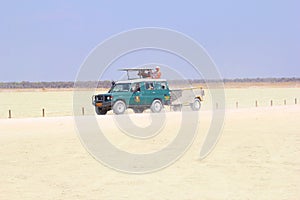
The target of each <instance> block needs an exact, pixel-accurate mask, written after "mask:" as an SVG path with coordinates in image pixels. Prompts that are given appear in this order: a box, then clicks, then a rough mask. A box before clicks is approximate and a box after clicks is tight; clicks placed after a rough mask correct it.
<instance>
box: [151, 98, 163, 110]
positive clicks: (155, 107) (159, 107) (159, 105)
mask: <svg viewBox="0 0 300 200" xmlns="http://www.w3.org/2000/svg"><path fill="white" fill-rule="evenodd" d="M162 108H163V105H162V103H161V101H160V100H158V99H155V100H154V101H153V102H152V104H151V107H150V109H151V111H152V112H153V113H159V112H160V111H161V110H162Z"/></svg>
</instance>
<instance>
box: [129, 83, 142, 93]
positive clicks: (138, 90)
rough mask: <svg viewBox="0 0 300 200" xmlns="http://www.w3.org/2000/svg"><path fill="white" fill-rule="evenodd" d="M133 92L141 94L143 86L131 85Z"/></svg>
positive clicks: (138, 84)
mask: <svg viewBox="0 0 300 200" xmlns="http://www.w3.org/2000/svg"><path fill="white" fill-rule="evenodd" d="M131 91H132V92H140V91H141V86H140V83H134V84H132V85H131Z"/></svg>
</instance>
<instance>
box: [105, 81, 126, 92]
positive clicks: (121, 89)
mask: <svg viewBox="0 0 300 200" xmlns="http://www.w3.org/2000/svg"><path fill="white" fill-rule="evenodd" d="M129 89H130V83H120V84H116V85H114V86H112V88H111V89H110V92H128V91H129Z"/></svg>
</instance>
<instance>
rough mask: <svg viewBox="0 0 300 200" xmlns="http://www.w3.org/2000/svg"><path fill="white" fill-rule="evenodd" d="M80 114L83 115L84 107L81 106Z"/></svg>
mask: <svg viewBox="0 0 300 200" xmlns="http://www.w3.org/2000/svg"><path fill="white" fill-rule="evenodd" d="M81 112H82V115H84V107H82V108H81Z"/></svg>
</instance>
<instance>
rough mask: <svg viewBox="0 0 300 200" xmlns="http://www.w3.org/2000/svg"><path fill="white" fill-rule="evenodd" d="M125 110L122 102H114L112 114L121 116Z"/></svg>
mask: <svg viewBox="0 0 300 200" xmlns="http://www.w3.org/2000/svg"><path fill="white" fill-rule="evenodd" d="M125 110H126V104H125V102H124V101H122V100H118V101H116V103H115V104H114V106H113V111H114V113H115V114H117V115H121V114H123V113H124V112H125Z"/></svg>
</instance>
